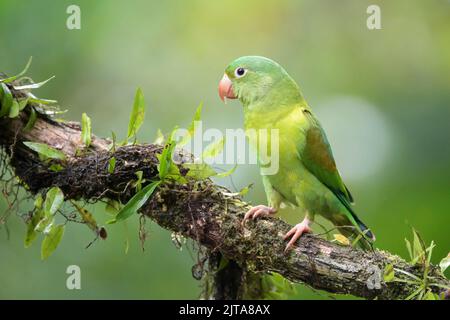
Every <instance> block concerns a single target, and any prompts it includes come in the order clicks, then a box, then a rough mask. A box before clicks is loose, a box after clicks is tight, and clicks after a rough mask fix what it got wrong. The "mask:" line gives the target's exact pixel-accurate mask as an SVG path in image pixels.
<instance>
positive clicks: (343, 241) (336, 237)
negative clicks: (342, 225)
mask: <svg viewBox="0 0 450 320" xmlns="http://www.w3.org/2000/svg"><path fill="white" fill-rule="evenodd" d="M333 237H334V240H336V241H337V242H338V243H340V244H342V245H344V246H349V245H350V240H349V239H348V238H347V237H346V236H344V235H342V234H338V233H336V234H333Z"/></svg>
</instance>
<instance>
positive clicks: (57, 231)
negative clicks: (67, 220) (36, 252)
mask: <svg viewBox="0 0 450 320" xmlns="http://www.w3.org/2000/svg"><path fill="white" fill-rule="evenodd" d="M64 229H65V226H64V225H63V224H58V225H53V226H52V227H51V228H50V230H49V232H48V233H47V234H46V235H45V237H44V240H42V245H41V259H42V260H45V259H47V258H48V257H49V256H50V255H51V254H52V253H53V252H54V251H55V250H56V248H57V247H58V245H59V243H60V242H61V239H62V237H63V235H64Z"/></svg>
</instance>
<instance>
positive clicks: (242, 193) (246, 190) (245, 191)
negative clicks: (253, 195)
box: [238, 183, 253, 197]
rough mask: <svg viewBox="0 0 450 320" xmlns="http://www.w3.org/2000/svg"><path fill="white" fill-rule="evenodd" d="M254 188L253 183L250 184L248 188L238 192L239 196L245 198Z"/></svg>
mask: <svg viewBox="0 0 450 320" xmlns="http://www.w3.org/2000/svg"><path fill="white" fill-rule="evenodd" d="M252 187H253V183H250V184H249V185H248V186H246V187H244V188H242V189H241V190H240V191H239V192H238V194H239V195H240V196H241V197H243V196H245V195H246V194H247V193H248V192H249V191H250V188H252Z"/></svg>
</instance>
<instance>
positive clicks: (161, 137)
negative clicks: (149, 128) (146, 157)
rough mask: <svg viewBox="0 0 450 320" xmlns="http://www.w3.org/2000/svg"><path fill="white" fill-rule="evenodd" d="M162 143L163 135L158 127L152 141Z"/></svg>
mask: <svg viewBox="0 0 450 320" xmlns="http://www.w3.org/2000/svg"><path fill="white" fill-rule="evenodd" d="M163 143H164V135H163V133H162V132H161V129H158V131H157V132H156V139H155V141H153V144H163Z"/></svg>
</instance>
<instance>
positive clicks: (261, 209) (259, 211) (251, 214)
mask: <svg viewBox="0 0 450 320" xmlns="http://www.w3.org/2000/svg"><path fill="white" fill-rule="evenodd" d="M276 212H277V209H275V208H271V207H267V206H265V205H259V206H256V207H252V208H251V209H250V210H248V211H247V213H246V214H245V216H244V220H242V224H245V222H246V221H247V220H248V219H255V218H257V217H260V216H262V217H267V216H270V215H271V214H275V213H276Z"/></svg>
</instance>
